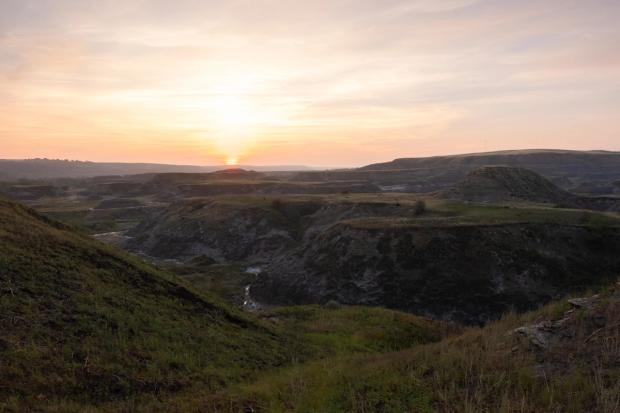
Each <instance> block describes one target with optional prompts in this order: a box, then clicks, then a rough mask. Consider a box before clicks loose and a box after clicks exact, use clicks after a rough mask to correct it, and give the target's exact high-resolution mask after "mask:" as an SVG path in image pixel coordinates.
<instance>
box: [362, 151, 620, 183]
mask: <svg viewBox="0 0 620 413" xmlns="http://www.w3.org/2000/svg"><path fill="white" fill-rule="evenodd" d="M488 165H504V166H518V167H521V168H527V169H531V170H533V171H535V172H538V173H540V174H543V175H561V174H563V175H567V176H582V175H601V174H609V175H613V176H620V152H610V151H568V150H557V149H529V150H515V151H499V152H484V153H472V154H463V155H448V156H432V157H425V158H400V159H395V160H393V161H391V162H384V163H375V164H371V165H368V166H364V167H362V168H360V170H371V171H377V170H398V169H417V168H427V169H428V168H445V169H469V170H471V169H473V168H478V167H481V166H488Z"/></svg>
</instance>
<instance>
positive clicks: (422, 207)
mask: <svg viewBox="0 0 620 413" xmlns="http://www.w3.org/2000/svg"><path fill="white" fill-rule="evenodd" d="M425 212H426V202H424V201H423V200H421V199H420V200H418V201H416V203H415V205H414V207H413V213H414V214H415V215H422V214H423V213H425Z"/></svg>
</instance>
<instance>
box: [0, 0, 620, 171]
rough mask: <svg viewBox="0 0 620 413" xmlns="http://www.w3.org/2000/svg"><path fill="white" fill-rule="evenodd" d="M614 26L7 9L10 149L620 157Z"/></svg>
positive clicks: (166, 7) (325, 159) (526, 13)
mask: <svg viewBox="0 0 620 413" xmlns="http://www.w3.org/2000/svg"><path fill="white" fill-rule="evenodd" d="M618 18H620V3H618V2H617V1H615V0H614V1H611V0H595V1H591V2H583V1H578V0H550V1H546V2H540V1H534V0H521V1H498V0H446V1H441V2H437V1H430V0H417V1H411V0H409V1H403V0H388V1H385V0H383V1H378V0H375V1H371V0H357V1H353V0H334V1H327V0H320V1H315V2H302V1H287V2H282V1H275V0H262V1H261V0H253V1H249V0H244V1H241V0H234V1H227V2H222V1H204V0H202V1H198V0H177V1H175V2H170V1H167V0H150V1H148V0H134V1H122V2H121V1H114V0H97V1H95V0H79V1H78V0H38V1H34V0H32V1H27V0H3V1H2V3H1V4H0V103H1V104H2V107H3V108H4V110H3V111H2V112H0V145H1V146H0V148H1V149H0V156H1V157H25V156H51V157H63V158H66V157H70V158H87V159H101V160H103V159H119V160H145V161H149V160H150V161H169V162H184V163H186V162H195V163H210V162H218V161H221V158H222V157H226V156H231V155H233V154H231V153H227V152H232V151H235V152H239V153H235V154H234V155H235V156H242V157H244V158H245V159H244V160H247V161H248V162H254V163H261V162H275V161H277V159H282V160H286V161H287V162H296V163H311V164H325V165H335V164H339V165H354V164H362V163H365V162H370V161H374V160H380V159H379V158H389V157H396V156H408V155H428V154H434V153H453V152H458V151H477V150H483V149H489V150H490V149H503V148H511V147H522V146H524V145H528V146H545V147H565V146H567V145H569V144H570V145H572V146H574V147H580V148H594V147H600V148H607V149H616V150H620V140H618V139H617V136H618V132H620V125H619V124H618V120H617V119H618V117H619V116H618V115H619V114H620V113H619V112H620V94H618V93H617V92H618V91H620V75H619V74H618V73H620V70H619V69H620V59H619V58H618V56H619V55H618V53H617V45H618V44H619V43H620V29H619V28H618V26H617V21H618ZM231 112H232V113H231ZM235 116H237V117H238V118H241V117H243V118H244V119H237V120H238V121H239V124H240V125H241V126H242V128H243V130H234V131H233V130H232V129H233V128H231V127H230V125H229V124H230V123H234V122H235V121H236V119H234V117H235ZM231 117H232V119H230V118H231ZM594 124H595V126H593V125H594ZM567 125H571V126H570V127H568V126H567ZM593 128H594V130H595V131H596V133H592V131H593ZM238 129H241V128H238ZM530 136H535V139H533V138H532V139H530V140H528V137H530ZM567 136H569V137H570V138H569V139H567ZM111 141H112V142H114V145H109V144H108V143H109V142H111ZM102 148H103V149H102ZM308 148H312V149H311V150H310V149H308Z"/></svg>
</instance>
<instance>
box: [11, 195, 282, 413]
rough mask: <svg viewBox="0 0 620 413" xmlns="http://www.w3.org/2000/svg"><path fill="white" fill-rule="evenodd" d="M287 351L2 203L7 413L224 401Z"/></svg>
mask: <svg viewBox="0 0 620 413" xmlns="http://www.w3.org/2000/svg"><path fill="white" fill-rule="evenodd" d="M288 344H289V343H288V342H287V341H286V340H285V339H284V338H283V337H282V336H281V335H278V334H276V333H275V332H274V331H272V330H271V329H269V328H267V327H265V326H263V325H261V324H260V323H259V322H257V321H254V320H252V319H249V318H247V317H246V316H245V315H243V314H242V313H240V312H238V311H235V310H233V309H231V308H229V307H227V306H226V305H225V304H222V303H221V302H220V301H219V300H218V299H215V298H213V297H208V296H205V295H204V294H200V293H197V292H195V290H193V289H192V288H190V287H189V286H187V285H185V284H183V283H182V282H181V281H179V280H178V279H176V278H174V277H173V276H171V275H169V274H167V273H164V272H161V271H160V270H157V269H155V268H154V267H151V266H149V265H147V264H145V263H143V262H141V261H139V260H137V259H135V258H131V257H130V256H128V255H126V254H124V253H122V252H120V251H118V250H115V249H113V248H111V247H108V246H106V245H104V244H101V243H99V242H97V241H94V240H92V239H90V238H88V237H87V236H84V235H81V234H79V233H76V232H74V231H73V230H71V229H70V228H68V227H65V226H63V225H61V224H57V223H55V222H52V221H50V220H48V219H46V218H44V217H42V216H40V215H38V214H37V213H35V212H33V211H32V210H30V209H27V208H25V207H22V206H20V205H18V204H15V203H12V202H9V201H5V200H0V364H1V366H2V368H0V410H2V409H4V410H3V411H7V410H8V411H11V409H13V410H14V411H34V410H42V409H43V408H44V407H45V408H46V409H47V408H49V409H50V410H54V409H58V410H60V411H67V410H69V406H79V405H82V404H84V405H99V404H105V403H110V402H113V401H115V400H125V399H131V398H135V397H140V396H143V395H156V394H160V395H164V394H167V393H176V392H179V391H186V390H188V389H189V388H195V387H198V388H200V389H201V390H203V391H205V390H215V389H218V388H221V387H222V386H224V385H226V384H227V383H230V382H231V381H236V380H240V379H241V378H247V377H249V376H251V375H252V374H253V373H255V372H256V371H258V370H260V369H264V368H266V367H274V366H278V365H282V364H285V363H287V362H289V361H290V357H291V356H290V352H289V350H288ZM75 411H84V410H81V409H79V408H78V407H75Z"/></svg>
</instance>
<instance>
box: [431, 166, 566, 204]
mask: <svg viewBox="0 0 620 413" xmlns="http://www.w3.org/2000/svg"><path fill="white" fill-rule="evenodd" d="M437 196H438V197H439V198H449V199H458V200H462V201H474V202H502V201H527V202H540V203H550V204H571V203H573V201H574V199H575V198H576V197H575V196H574V195H572V194H570V193H568V192H566V191H564V190H562V189H560V188H558V187H557V186H556V185H554V184H552V183H551V182H549V181H548V180H547V179H545V178H543V177H542V176H540V175H539V174H537V173H536V172H532V171H530V170H528V169H525V168H515V167H508V166H485V167H482V168H479V169H475V170H473V171H471V172H470V173H469V174H468V175H467V176H466V177H465V179H463V180H462V181H461V182H459V183H458V184H456V185H455V186H453V187H452V188H449V189H446V190H444V191H440V192H439V193H438V194H437Z"/></svg>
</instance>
